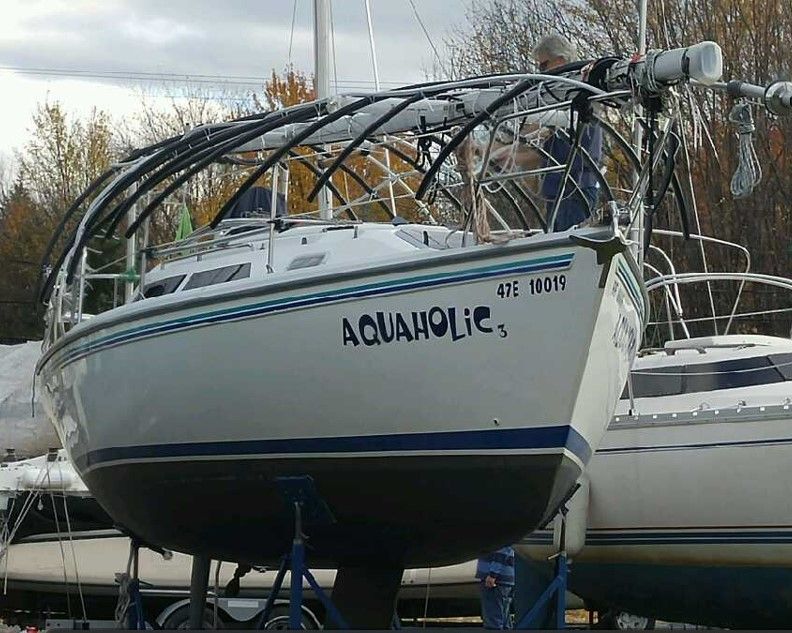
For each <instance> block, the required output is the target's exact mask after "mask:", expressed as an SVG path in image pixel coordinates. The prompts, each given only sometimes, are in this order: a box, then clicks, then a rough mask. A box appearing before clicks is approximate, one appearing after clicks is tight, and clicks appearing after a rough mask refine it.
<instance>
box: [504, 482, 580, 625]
mask: <svg viewBox="0 0 792 633" xmlns="http://www.w3.org/2000/svg"><path fill="white" fill-rule="evenodd" d="M574 490H577V487H576V488H575V489H574ZM569 496H571V495H569ZM559 514H560V516H561V538H560V543H559V545H560V548H559V552H558V553H556V554H554V555H553V556H551V557H550V558H551V559H552V558H554V559H555V573H554V575H553V580H552V581H551V582H550V584H549V585H548V586H547V588H546V589H545V590H544V592H542V595H541V596H539V599H538V600H537V601H536V603H535V604H534V605H533V606H532V607H531V610H530V611H528V613H526V614H525V616H523V618H522V619H521V620H520V621H519V622H517V623H516V624H515V626H514V628H515V629H528V628H537V626H536V625H537V624H538V619H539V617H540V616H541V615H542V614H543V613H544V608H545V607H546V606H548V605H550V604H551V601H552V600H553V594H555V616H556V625H555V628H556V629H557V630H559V631H560V630H563V629H565V628H566V591H567V575H568V573H569V565H568V562H567V554H566V514H567V508H566V505H565V504H562V505H561V507H560V508H559ZM539 628H541V627H539Z"/></svg>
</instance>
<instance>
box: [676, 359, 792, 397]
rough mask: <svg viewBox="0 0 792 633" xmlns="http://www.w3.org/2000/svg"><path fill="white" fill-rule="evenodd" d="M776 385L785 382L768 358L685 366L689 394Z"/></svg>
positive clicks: (686, 388) (686, 390)
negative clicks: (775, 383)
mask: <svg viewBox="0 0 792 633" xmlns="http://www.w3.org/2000/svg"><path fill="white" fill-rule="evenodd" d="M774 382H784V377H783V376H782V375H781V373H780V372H779V371H778V370H777V369H776V368H775V367H773V366H772V363H771V362H770V359H769V358H767V357H766V356H754V357H753V358H738V359H735V360H726V361H722V362H719V363H704V364H701V365H688V366H687V367H685V392H686V393H692V392H695V391H717V390H718V389H735V388H737V387H750V386H751V385H769V384H771V383H774Z"/></svg>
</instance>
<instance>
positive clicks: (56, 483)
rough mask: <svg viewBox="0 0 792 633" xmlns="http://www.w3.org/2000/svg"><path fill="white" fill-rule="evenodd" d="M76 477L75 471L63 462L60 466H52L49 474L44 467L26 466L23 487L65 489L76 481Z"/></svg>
mask: <svg viewBox="0 0 792 633" xmlns="http://www.w3.org/2000/svg"><path fill="white" fill-rule="evenodd" d="M75 478H76V475H75V473H74V471H72V470H71V468H68V467H66V466H64V465H63V464H61V467H60V468H58V467H57V466H51V467H50V469H49V475H48V474H47V473H46V471H45V469H43V468H26V469H25V471H24V472H23V473H22V481H21V487H22V488H23V489H34V488H40V489H42V490H64V489H66V488H69V487H70V486H71V485H72V483H74V480H75Z"/></svg>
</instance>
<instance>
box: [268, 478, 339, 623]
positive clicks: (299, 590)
mask: <svg viewBox="0 0 792 633" xmlns="http://www.w3.org/2000/svg"><path fill="white" fill-rule="evenodd" d="M276 483H277V484H278V488H279V489H280V492H281V495H282V496H283V497H284V499H285V500H286V502H287V504H288V505H289V506H290V507H291V508H292V509H293V512H294V537H293V539H292V546H291V550H290V551H289V552H287V553H286V554H284V556H283V558H282V559H281V563H280V567H279V569H278V574H277V575H276V576H275V581H274V582H273V584H272V589H271V590H270V593H269V596H267V602H266V603H265V605H264V611H263V612H262V614H261V616H260V617H259V621H258V623H257V625H256V628H257V629H261V628H263V626H264V624H265V623H266V622H267V621H268V620H269V617H270V613H271V611H272V607H273V606H274V604H275V598H276V596H277V595H278V594H279V593H280V590H281V587H282V586H283V579H284V578H285V577H286V572H287V571H291V589H290V595H289V629H290V630H292V631H299V630H302V628H303V627H302V614H303V610H302V607H303V583H302V580H303V578H304V579H305V580H306V581H307V582H308V585H309V586H310V588H311V589H313V592H314V593H315V594H316V597H317V598H319V601H320V602H321V603H322V605H323V606H324V608H325V610H326V612H327V616H328V617H329V618H330V619H331V620H333V622H334V623H335V625H336V626H337V627H338V628H340V629H348V628H349V626H348V625H347V623H346V620H344V618H343V616H342V615H341V613H339V611H338V609H337V608H336V606H335V605H334V604H333V602H332V601H331V600H330V598H329V597H328V596H327V594H326V593H325V592H324V590H323V589H322V588H321V587H320V586H319V583H318V582H316V578H314V575H313V574H312V573H311V570H310V569H308V567H306V564H305V535H304V534H303V531H302V526H303V512H304V511H307V514H308V515H309V516H312V517H313V518H314V520H315V522H321V523H332V522H334V520H335V519H334V518H333V516H332V514H331V513H330V510H329V508H328V507H327V505H326V504H325V503H324V501H323V500H322V499H321V498H320V497H319V496H318V494H317V492H316V489H315V487H314V484H313V479H312V478H311V477H307V476H305V477H279V478H278V479H277V480H276Z"/></svg>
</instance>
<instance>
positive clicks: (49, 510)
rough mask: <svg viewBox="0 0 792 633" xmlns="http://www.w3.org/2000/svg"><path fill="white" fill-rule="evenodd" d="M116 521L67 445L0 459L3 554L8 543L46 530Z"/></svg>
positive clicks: (100, 525) (0, 546)
mask: <svg viewBox="0 0 792 633" xmlns="http://www.w3.org/2000/svg"><path fill="white" fill-rule="evenodd" d="M108 527H112V519H110V517H108V516H107V514H106V513H105V512H104V510H102V508H101V507H100V506H99V504H98V503H97V502H96V500H95V499H94V498H93V495H92V494H91V493H90V491H89V490H88V488H87V487H86V485H85V484H84V483H83V481H82V479H80V476H79V475H78V474H77V471H76V470H75V469H74V466H73V465H72V463H71V462H70V461H69V459H68V457H67V456H66V452H65V451H64V450H62V449H61V450H55V449H52V450H50V452H49V453H48V454H47V455H40V456H39V457H31V458H28V459H23V460H18V461H3V462H2V463H0V560H2V556H3V553H4V551H5V549H6V548H7V547H8V545H9V544H11V543H13V542H14V541H16V540H18V539H20V538H22V537H24V536H27V535H30V534H40V533H43V532H62V533H63V534H67V533H68V532H69V531H71V530H91V529H100V528H108Z"/></svg>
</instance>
